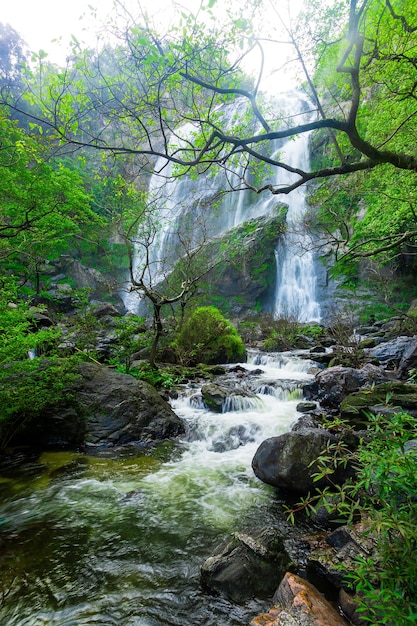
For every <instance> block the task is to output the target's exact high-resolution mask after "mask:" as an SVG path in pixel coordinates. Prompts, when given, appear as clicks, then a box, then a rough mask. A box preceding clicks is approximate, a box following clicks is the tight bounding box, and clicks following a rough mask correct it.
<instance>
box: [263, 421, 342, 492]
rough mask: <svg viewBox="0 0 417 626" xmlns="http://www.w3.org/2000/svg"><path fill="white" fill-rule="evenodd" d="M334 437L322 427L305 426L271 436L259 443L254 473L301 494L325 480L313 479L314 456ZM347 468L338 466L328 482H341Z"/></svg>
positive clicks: (318, 485) (315, 457) (320, 485)
mask: <svg viewBox="0 0 417 626" xmlns="http://www.w3.org/2000/svg"><path fill="white" fill-rule="evenodd" d="M336 442H337V438H336V436H335V435H333V434H331V433H330V432H328V431H327V430H325V429H323V428H305V429H303V430H299V431H291V432H288V433H284V434H283V435H279V436H278V437H271V438H270V439H266V440H265V441H263V442H262V443H261V445H260V446H259V448H258V449H257V451H256V453H255V456H254V458H253V460H252V468H253V471H254V473H255V475H256V476H257V477H258V478H259V479H260V480H262V481H263V482H264V483H267V484H268V485H272V486H274V487H280V488H282V489H287V490H290V491H293V492H296V493H301V494H305V493H308V492H309V491H311V490H312V489H314V488H316V487H317V488H321V487H323V486H325V485H326V484H328V481H327V480H326V479H322V480H320V481H317V482H315V481H314V474H315V473H316V472H317V462H316V461H317V458H318V457H319V456H320V454H322V453H323V452H324V451H325V450H326V448H327V446H328V445H330V444H335V443H336ZM349 473H350V469H349V468H346V469H344V468H342V467H340V468H338V469H337V470H336V471H335V472H334V473H333V474H332V477H331V478H332V482H333V483H334V482H337V483H343V482H344V481H345V480H346V478H347V476H348V475H349Z"/></svg>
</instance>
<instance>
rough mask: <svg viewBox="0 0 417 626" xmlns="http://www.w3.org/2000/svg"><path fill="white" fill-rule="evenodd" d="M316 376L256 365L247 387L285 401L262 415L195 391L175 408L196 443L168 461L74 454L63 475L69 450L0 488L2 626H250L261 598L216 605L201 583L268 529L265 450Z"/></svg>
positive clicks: (296, 364)
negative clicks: (226, 551)
mask: <svg viewBox="0 0 417 626" xmlns="http://www.w3.org/2000/svg"><path fill="white" fill-rule="evenodd" d="M310 366H311V362H309V361H308V360H303V359H301V358H297V357H293V356H292V355H290V354H280V355H256V354H253V355H252V357H251V361H250V362H249V363H247V364H243V367H245V368H246V369H247V370H249V371H250V372H253V373H252V374H249V375H247V376H245V377H244V378H243V379H239V381H238V384H239V385H240V386H241V387H243V388H244V389H245V390H246V391H250V390H252V391H253V390H255V389H257V388H263V389H264V390H265V389H266V388H268V389H276V390H277V392H278V393H277V394H276V395H271V394H270V393H267V394H261V393H260V394H257V405H256V407H254V406H251V402H248V403H246V404H245V400H246V398H245V397H243V396H240V398H241V404H240V405H239V403H238V402H237V404H236V406H235V409H238V410H233V411H229V412H223V413H221V414H218V413H212V412H210V411H208V410H207V409H206V408H204V406H203V404H202V403H201V401H200V400H199V397H200V390H199V388H197V387H193V386H191V385H190V386H187V387H185V388H184V389H183V391H184V393H183V394H181V397H180V398H178V399H177V400H175V401H173V403H172V404H173V408H174V410H175V411H176V412H177V413H178V415H180V416H181V417H182V418H183V419H184V421H185V423H186V435H185V436H184V438H183V440H182V441H181V442H180V443H179V444H178V445H177V446H176V447H175V448H174V449H172V450H171V452H170V459H169V460H167V461H164V460H159V458H158V454H162V453H163V449H164V448H163V447H162V448H161V450H160V452H157V451H156V452H155V454H156V456H149V454H148V455H146V454H145V455H141V454H140V451H139V452H137V453H136V454H137V456H135V454H134V453H133V452H131V453H130V454H127V456H124V457H117V456H113V457H112V456H109V454H106V456H105V457H102V458H100V457H98V458H97V457H86V456H85V455H82V454H80V453H78V454H76V453H74V455H73V460H72V461H71V459H68V458H67V459H66V465H64V466H62V462H61V465H60V463H59V461H60V456H59V455H60V454H63V453H56V454H55V455H54V454H53V453H50V454H46V455H43V457H42V459H41V465H40V466H39V468H38V469H36V467H35V466H33V465H31V466H29V468H28V469H27V470H26V471H27V475H26V476H25V475H23V474H22V473H20V474H19V475H18V476H17V477H16V479H14V480H13V479H11V478H7V477H0V490H1V493H2V499H1V505H0V521H1V525H0V530H1V533H0V538H1V539H2V554H3V556H2V558H3V561H2V566H3V568H4V572H5V576H4V582H3V585H4V589H3V590H4V591H7V582H8V580H9V578H8V568H10V571H11V574H10V583H9V584H10V588H11V591H10V594H9V595H6V596H5V598H4V600H3V602H2V603H1V604H0V623H1V624H7V626H75V625H77V626H81V625H83V626H84V625H87V624H101V625H103V626H104V625H106V626H110V625H112V626H113V625H117V626H119V625H122V624H123V626H164V625H165V626H180V625H181V626H183V625H184V624H193V625H195V626H203V625H204V626H219V624H222V626H241V624H246V623H249V621H250V619H251V618H252V617H253V616H254V615H256V614H257V613H260V612H263V611H264V610H265V608H266V606H265V604H263V603H262V602H261V601H249V602H247V603H243V604H242V605H235V604H233V603H232V602H229V601H228V600H225V599H222V598H216V597H212V596H208V595H207V594H205V593H204V592H203V591H202V590H201V588H200V583H199V572H200V567H201V565H202V563H203V561H204V560H205V559H206V558H207V557H208V556H210V554H211V552H212V550H213V549H214V547H215V546H216V545H218V543H219V542H220V541H222V540H223V539H224V538H225V537H227V536H229V534H230V533H232V532H235V531H239V530H243V529H245V526H246V525H247V524H248V523H249V524H251V523H253V522H251V520H255V519H262V520H263V521H264V522H265V519H266V517H267V515H268V509H269V507H270V506H271V501H272V500H271V498H272V499H273V493H274V490H273V489H272V488H271V487H268V486H267V485H264V484H263V483H261V482H260V481H259V480H257V479H256V478H255V476H254V475H253V472H252V469H251V461H252V458H253V455H254V454H255V451H256V449H257V447H258V446H259V444H260V443H261V442H262V441H263V440H264V439H266V438H268V437H271V436H275V435H278V434H280V433H283V432H286V431H288V429H289V428H290V426H291V424H292V423H294V422H295V421H296V420H297V418H298V416H299V414H298V413H297V411H296V406H297V403H298V401H299V398H300V393H299V392H297V389H296V388H297V386H298V385H301V384H302V381H306V380H310V379H311V376H310V375H309V374H308V373H307V370H308V369H309V367H310ZM259 369H262V370H263V373H262V374H261V375H259V374H255V372H254V370H259ZM235 383H236V380H235ZM247 400H248V401H251V400H253V399H252V398H248V399H247ZM245 407H246V408H245ZM64 454H65V453H64ZM66 454H67V453H66ZM47 467H49V468H50V469H49V470H48V472H47V473H41V470H42V468H43V472H45V468H47Z"/></svg>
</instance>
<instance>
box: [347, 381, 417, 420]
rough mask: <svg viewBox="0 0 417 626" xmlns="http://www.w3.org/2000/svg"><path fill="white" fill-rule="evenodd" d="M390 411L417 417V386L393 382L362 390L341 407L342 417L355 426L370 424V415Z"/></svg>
mask: <svg viewBox="0 0 417 626" xmlns="http://www.w3.org/2000/svg"><path fill="white" fill-rule="evenodd" d="M387 410H388V411H392V412H398V410H401V411H403V412H406V413H411V414H413V415H414V414H415V415H417V385H411V384H406V383H401V382H400V381H392V382H389V383H382V384H380V385H377V386H376V387H374V388H370V389H361V390H360V391H356V392H355V393H351V394H350V395H348V396H346V398H344V400H342V403H341V405H340V413H341V417H342V418H343V419H345V420H348V421H349V422H350V423H352V424H353V425H355V426H358V425H364V424H366V423H367V422H368V416H369V414H370V413H372V414H375V413H385V412H387Z"/></svg>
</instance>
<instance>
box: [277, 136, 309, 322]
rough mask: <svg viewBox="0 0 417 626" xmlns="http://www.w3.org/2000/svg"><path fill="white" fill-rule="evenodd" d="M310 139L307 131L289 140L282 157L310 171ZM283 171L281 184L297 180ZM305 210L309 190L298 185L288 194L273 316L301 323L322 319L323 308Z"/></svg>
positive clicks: (278, 248)
mask: <svg viewBox="0 0 417 626" xmlns="http://www.w3.org/2000/svg"><path fill="white" fill-rule="evenodd" d="M308 141H309V135H308V134H306V133H304V134H303V135H300V136H299V137H297V139H296V140H295V141H292V142H287V143H286V144H285V145H284V147H283V149H282V152H283V153H284V154H283V156H282V159H283V160H284V161H285V162H286V163H288V164H289V165H291V166H292V167H296V168H299V169H302V170H304V171H308V170H309V149H308ZM283 173H284V176H283V177H282V178H281V180H280V181H279V184H281V185H287V184H290V183H291V182H293V181H294V175H292V174H290V173H289V172H283ZM306 210H307V205H306V191H305V188H304V187H299V188H298V189H295V190H294V191H292V192H291V193H290V194H289V195H288V213H287V233H286V234H285V235H284V236H283V237H282V239H281V241H280V242H279V243H278V246H277V248H276V250H275V257H276V260H277V279H276V289H275V308H274V315H275V317H276V318H280V317H285V318H288V317H290V318H294V319H297V320H298V321H300V322H311V321H315V322H320V320H321V307H320V304H319V302H318V301H317V296H316V281H317V279H316V273H315V267H314V258H313V253H312V251H311V237H310V236H309V234H308V233H307V231H306V229H305V227H304V225H303V217H304V216H305V213H306Z"/></svg>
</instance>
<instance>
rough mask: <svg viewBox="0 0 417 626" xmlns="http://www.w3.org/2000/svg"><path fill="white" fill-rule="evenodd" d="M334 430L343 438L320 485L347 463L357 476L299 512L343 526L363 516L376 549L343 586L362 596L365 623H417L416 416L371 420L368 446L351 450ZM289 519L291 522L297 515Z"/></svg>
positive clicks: (326, 460)
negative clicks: (320, 513)
mask: <svg viewBox="0 0 417 626" xmlns="http://www.w3.org/2000/svg"><path fill="white" fill-rule="evenodd" d="M387 402H389V398H388V399H387ZM329 426H330V427H332V423H331V422H330V424H329ZM334 427H336V428H338V429H342V431H343V432H344V435H343V436H342V437H341V440H340V441H339V443H338V444H331V445H330V446H329V447H328V449H327V450H326V451H324V452H323V454H322V455H321V457H320V458H319V469H318V472H317V474H316V476H315V480H317V481H318V480H320V479H321V478H323V476H327V477H329V478H330V479H331V476H332V474H333V472H334V471H335V468H336V467H337V466H339V465H341V464H343V465H344V466H346V464H347V463H351V464H352V465H353V466H354V467H355V468H356V471H357V474H356V477H355V478H354V479H352V480H351V481H348V482H346V483H345V484H344V485H342V486H337V485H334V486H333V487H331V488H330V487H326V488H325V489H324V490H321V491H320V492H319V493H318V494H316V495H312V496H308V497H307V498H305V499H304V500H303V501H302V502H301V503H300V504H299V505H298V507H297V508H298V510H300V509H304V510H306V511H307V512H309V511H311V510H315V509H316V507H317V506H318V505H321V504H323V505H324V506H326V508H327V509H328V511H329V512H330V513H332V514H335V513H336V515H337V516H338V517H339V518H340V520H341V521H342V523H343V522H346V520H347V521H348V523H353V522H354V521H355V520H357V519H362V521H363V522H364V523H365V525H366V527H367V529H368V530H367V532H368V533H369V535H370V536H371V537H372V539H373V541H374V543H375V550H374V552H373V553H372V554H370V556H369V557H367V558H358V559H357V561H356V563H355V569H354V571H353V572H352V571H350V572H345V573H346V581H347V582H348V583H349V584H350V585H351V587H352V589H354V590H355V591H356V592H357V593H358V595H357V600H356V601H357V602H358V605H359V611H360V613H361V615H362V618H363V619H364V620H365V621H366V622H369V623H370V624H372V625H374V626H377V625H380V624H381V625H383V624H410V625H411V624H415V619H416V615H417V586H416V585H417V582H416V581H417V564H416V560H415V552H416V549H417V537H416V532H415V524H416V519H417V500H416V497H415V494H416V493H417V472H416V463H417V450H416V448H415V447H413V445H414V444H408V443H407V442H409V441H410V440H414V442H415V440H416V439H417V417H415V416H411V415H408V414H407V413H390V414H388V415H387V416H384V415H376V416H375V415H369V426H368V433H367V436H366V441H365V440H363V441H361V444H360V446H359V448H357V449H356V450H353V451H352V449H350V448H349V447H348V446H347V445H345V444H344V443H343V441H348V440H349V437H348V436H347V432H348V430H347V428H348V427H347V425H346V424H345V423H339V424H335V423H333V428H334ZM290 517H292V519H294V511H292V512H290ZM341 569H342V571H344V568H343V564H342V565H341Z"/></svg>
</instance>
